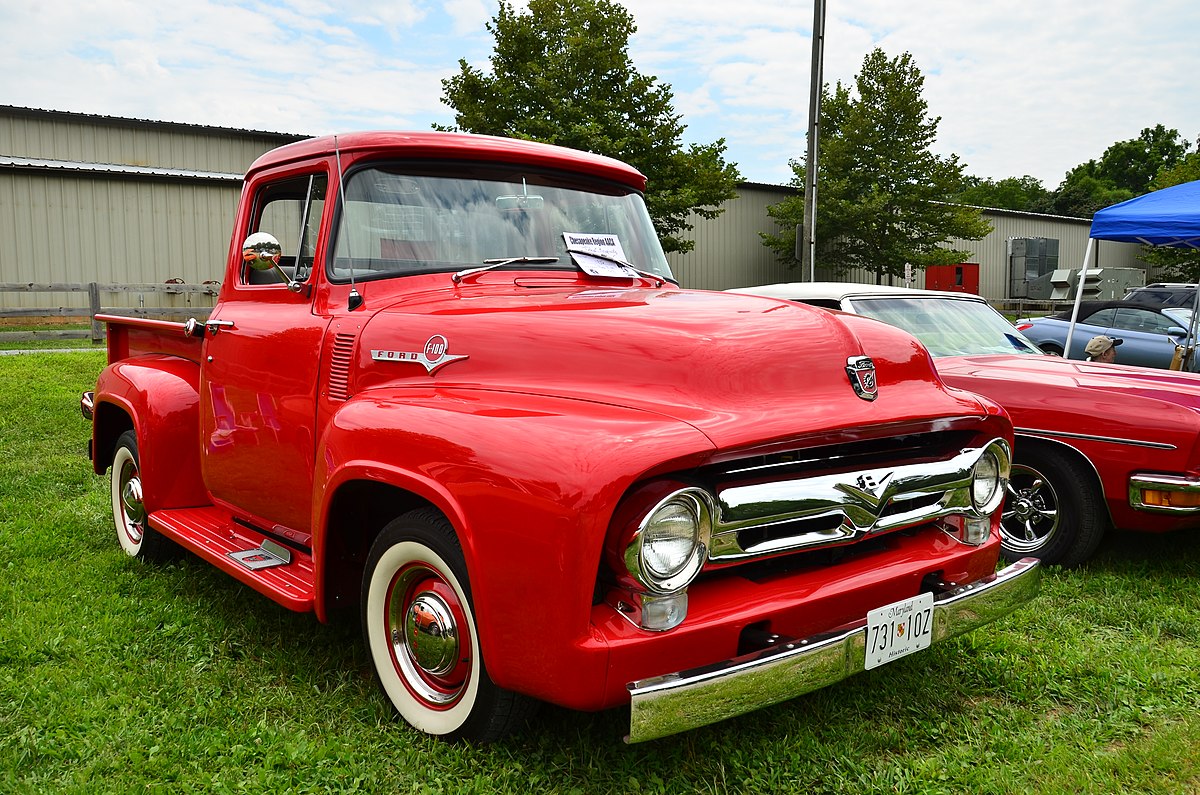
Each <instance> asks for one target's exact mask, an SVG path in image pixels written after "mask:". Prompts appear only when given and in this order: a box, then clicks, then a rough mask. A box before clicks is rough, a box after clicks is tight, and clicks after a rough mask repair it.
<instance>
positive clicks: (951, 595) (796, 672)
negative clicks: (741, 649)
mask: <svg viewBox="0 0 1200 795" xmlns="http://www.w3.org/2000/svg"><path fill="white" fill-rule="evenodd" d="M1038 563H1039V561H1038V560H1037V559H1035V558H1023V559H1022V560H1020V561H1017V562H1016V563H1014V564H1013V565H1011V566H1009V567H1007V568H1005V569H1002V570H1001V571H998V572H996V573H995V574H993V575H990V576H988V577H985V578H984V579H982V580H978V581H977V582H974V583H971V584H970V585H963V586H960V587H958V588H955V589H953V590H951V591H947V592H946V593H943V594H939V595H937V596H936V597H935V598H934V608H933V642H934V643H936V642H938V641H942V640H946V639H947V638H952V637H954V636H955V635H961V634H963V633H965V632H970V631H971V630H973V629H975V628H977V627H980V626H983V625H984V624H987V623H988V622H991V621H995V620H996V619H999V618H1003V617H1004V616H1006V615H1008V614H1010V613H1012V612H1013V611H1014V610H1015V609H1016V608H1017V607H1019V606H1020V605H1022V604H1024V603H1025V602H1028V601H1029V600H1030V599H1032V598H1033V597H1034V596H1036V595H1037V592H1038V590H1039V588H1040V587H1041V569H1040V568H1039V566H1038ZM865 625H866V619H865V616H864V619H863V622H862V626H858V627H856V628H855V629H850V630H846V631H839V632H832V633H826V634H823V635H816V636H813V637H810V638H806V639H804V640H796V641H792V642H790V643H786V644H783V645H781V646H779V647H775V648H770V649H765V650H763V651H758V652H753V653H751V654H747V655H744V656H742V657H735V658H733V659H731V660H725V661H723V662H719V663H714V664H712V665H706V666H704V667H701V668H694V669H692V670H690V671H680V672H678V673H673V674H666V675H664V676H656V677H653V678H651V679H642V680H639V681H637V682H631V683H630V684H629V685H628V688H629V694H630V697H631V700H632V705H631V710H630V721H629V723H630V726H629V736H628V737H626V738H625V741H626V742H628V743H639V742H644V741H646V740H654V739H657V738H659V737H666V736H668V735H671V734H676V733H678V732H682V731H687V730H689V729H694V728H697V727H699V726H706V725H708V724H710V723H716V722H717V721H721V720H725V719H726V718H732V717H735V716H737V715H743V714H745V713H747V712H751V711H753V710H756V709H758V708H760V707H765V706H769V705H771V704H778V703H780V702H783V701H787V700H789V699H792V698H795V697H796V696H801V695H804V694H805V693H811V692H812V691H814V690H819V689H820V688H822V687H827V686H828V685H832V684H834V683H835V682H839V681H841V680H842V679H845V678H847V677H849V676H851V675H852V674H856V673H858V672H859V671H862V670H863V667H864V663H865V660H866V628H865Z"/></svg>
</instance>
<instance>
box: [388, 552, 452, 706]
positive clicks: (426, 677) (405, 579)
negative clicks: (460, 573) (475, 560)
mask: <svg viewBox="0 0 1200 795" xmlns="http://www.w3.org/2000/svg"><path fill="white" fill-rule="evenodd" d="M384 618H385V620H386V622H387V632H388V639H389V640H390V644H389V645H390V646H391V654H392V660H393V662H394V663H395V666H396V672H397V673H398V674H399V675H400V678H401V679H402V680H403V682H404V685H405V687H407V688H408V690H409V691H410V692H411V693H412V694H413V695H414V696H416V697H417V698H419V699H420V700H422V701H424V702H425V703H426V704H427V705H428V706H429V707H431V708H434V709H448V708H449V707H451V706H453V705H454V704H455V703H456V702H457V701H458V699H459V698H460V697H461V696H462V694H463V692H464V691H465V689H466V683H467V680H468V679H469V677H470V673H471V665H472V650H471V643H470V638H469V637H468V636H464V635H462V633H461V629H462V628H463V627H465V626H466V620H467V619H466V614H465V612H464V610H463V608H462V605H461V604H460V602H459V600H458V596H457V594H456V592H455V591H454V589H453V588H452V587H451V586H450V584H449V583H448V582H447V581H446V580H445V579H444V578H443V577H442V576H441V575H440V574H439V573H438V572H436V571H434V570H432V569H429V568H426V567H425V566H423V565H420V564H412V565H410V566H407V567H405V568H404V569H402V570H401V571H399V572H398V573H397V574H396V577H395V578H394V579H393V580H392V587H391V591H390V593H389V594H388V600H387V606H386V615H385V617H384Z"/></svg>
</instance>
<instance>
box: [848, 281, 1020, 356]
mask: <svg viewBox="0 0 1200 795" xmlns="http://www.w3.org/2000/svg"><path fill="white" fill-rule="evenodd" d="M851 303H852V305H853V308H854V311H855V312H856V313H857V314H860V315H867V316H869V317H873V318H876V319H878V320H882V321H883V322H885V323H888V324H890V325H893V326H898V327H900V328H902V329H904V330H905V331H907V332H908V333H910V334H912V335H913V336H914V337H916V338H917V339H919V340H920V341H921V342H923V343H925V347H926V348H928V349H929V352H930V353H932V354H933V355H934V356H967V355H972V354H989V353H1034V354H1039V355H1040V354H1041V353H1042V350H1041V349H1040V348H1038V346H1037V345H1035V344H1033V343H1032V342H1031V341H1030V340H1029V339H1028V338H1027V337H1026V336H1025V335H1024V334H1022V333H1021V332H1019V331H1017V329H1016V328H1015V327H1014V326H1013V325H1012V324H1011V323H1009V322H1008V321H1007V320H1005V319H1004V317H1003V316H1002V315H1001V314H1000V313H998V312H997V311H996V310H994V309H992V308H991V307H990V306H988V305H987V304H986V303H984V302H982V301H976V300H970V299H959V298H940V297H923V296H904V297H895V296H889V297H886V298H854V299H851Z"/></svg>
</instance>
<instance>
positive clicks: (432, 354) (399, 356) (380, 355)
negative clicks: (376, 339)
mask: <svg viewBox="0 0 1200 795" xmlns="http://www.w3.org/2000/svg"><path fill="white" fill-rule="evenodd" d="M448 348H449V343H447V342H446V338H445V337H443V336H442V335H441V334H434V335H433V336H432V337H430V338H429V339H428V340H427V341H426V342H425V349H424V350H422V351H376V350H372V351H371V358H372V359H374V360H375V361H377V362H416V363H417V364H419V365H421V366H422V367H424V368H425V371H426V372H427V373H429V374H430V375H433V371H434V370H437V369H438V368H439V367H444V366H445V365H447V364H450V363H451V362H457V361H458V360H459V359H466V358H467V357H468V354H465V353H464V354H457V355H456V354H452V353H447V352H446V351H447V349H448Z"/></svg>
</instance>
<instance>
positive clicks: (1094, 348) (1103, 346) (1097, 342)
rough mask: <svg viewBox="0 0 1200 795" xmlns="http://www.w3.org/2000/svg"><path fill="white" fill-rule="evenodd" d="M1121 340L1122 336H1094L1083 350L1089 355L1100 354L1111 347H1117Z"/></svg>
mask: <svg viewBox="0 0 1200 795" xmlns="http://www.w3.org/2000/svg"><path fill="white" fill-rule="evenodd" d="M1121 342H1122V340H1121V339H1120V338H1117V339H1113V338H1112V337H1106V336H1104V335H1103V334H1101V335H1100V336H1098V337H1092V339H1091V341H1090V342H1088V344H1087V347H1086V348H1084V349H1083V350H1084V352H1085V353H1087V355H1088V356H1099V355H1100V354H1102V353H1104V352H1105V351H1106V350H1108V349H1109V348H1115V347H1117V346H1118V345H1120V344H1121Z"/></svg>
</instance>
